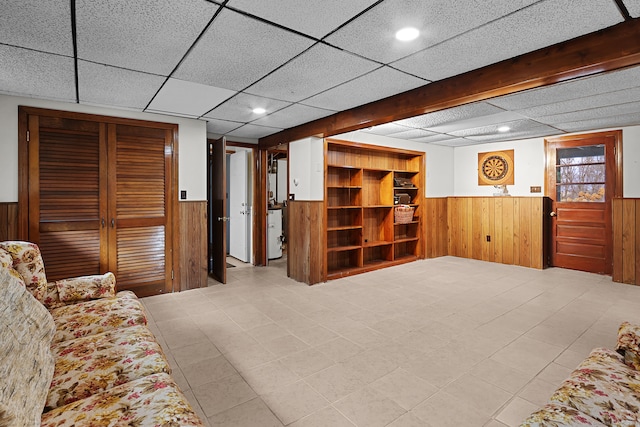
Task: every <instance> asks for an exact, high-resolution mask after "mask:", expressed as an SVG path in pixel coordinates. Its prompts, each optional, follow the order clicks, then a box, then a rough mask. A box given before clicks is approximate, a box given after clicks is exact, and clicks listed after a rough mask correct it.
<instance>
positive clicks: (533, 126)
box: [450, 120, 561, 142]
mask: <svg viewBox="0 0 640 427" xmlns="http://www.w3.org/2000/svg"><path fill="white" fill-rule="evenodd" d="M503 124H504V125H506V126H509V127H510V128H511V129H510V130H509V131H508V132H498V128H499V127H500V126H501V125H503ZM558 133H561V132H560V131H558V130H557V129H554V128H552V127H550V126H547V125H544V124H541V123H537V122H534V121H532V120H518V121H513V122H508V123H501V124H494V125H487V126H481V127H477V128H469V129H465V130H460V131H456V132H450V135H453V136H458V137H463V138H466V139H470V140H472V141H478V142H491V141H494V142H497V141H510V140H515V139H525V138H534V137H538V136H544V135H555V134H558Z"/></svg>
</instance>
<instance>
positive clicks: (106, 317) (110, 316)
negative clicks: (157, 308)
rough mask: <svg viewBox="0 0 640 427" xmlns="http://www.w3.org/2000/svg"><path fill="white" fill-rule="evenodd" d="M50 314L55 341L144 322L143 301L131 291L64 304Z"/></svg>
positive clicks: (145, 320) (143, 323)
mask: <svg viewBox="0 0 640 427" xmlns="http://www.w3.org/2000/svg"><path fill="white" fill-rule="evenodd" d="M51 314H52V315H53V319H54V321H55V324H56V333H55V335H54V337H53V342H54V343H57V342H62V341H66V340H70V339H74V338H79V337H84V336H87V335H94V334H99V333H102V332H107V331H111V330H114V329H120V328H124V327H129V326H135V325H146V324H147V318H146V316H145V313H144V309H143V308H142V304H141V303H140V301H138V299H137V298H136V296H135V295H134V294H133V293H132V292H118V294H117V296H116V297H113V298H102V299H97V300H91V301H84V302H80V303H77V304H71V305H66V306H64V307H59V308H55V309H53V310H51Z"/></svg>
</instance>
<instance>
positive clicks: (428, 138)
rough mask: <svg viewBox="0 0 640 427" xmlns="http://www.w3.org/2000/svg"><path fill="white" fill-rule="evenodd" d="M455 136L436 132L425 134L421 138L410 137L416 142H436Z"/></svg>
mask: <svg viewBox="0 0 640 427" xmlns="http://www.w3.org/2000/svg"><path fill="white" fill-rule="evenodd" d="M455 138H456V137H455V136H451V135H447V134H445V133H436V134H434V135H431V136H425V137H423V138H411V140H412V141H416V142H425V143H436V142H440V141H446V140H448V139H455Z"/></svg>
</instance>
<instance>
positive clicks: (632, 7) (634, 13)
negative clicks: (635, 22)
mask: <svg viewBox="0 0 640 427" xmlns="http://www.w3.org/2000/svg"><path fill="white" fill-rule="evenodd" d="M622 1H623V2H624V5H625V6H626V7H627V10H628V11H629V14H630V15H631V17H632V18H638V17H640V0H622Z"/></svg>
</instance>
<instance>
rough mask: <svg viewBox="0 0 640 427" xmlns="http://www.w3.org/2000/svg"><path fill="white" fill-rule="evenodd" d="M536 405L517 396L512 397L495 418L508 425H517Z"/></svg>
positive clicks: (510, 426)
mask: <svg viewBox="0 0 640 427" xmlns="http://www.w3.org/2000/svg"><path fill="white" fill-rule="evenodd" d="M536 410H538V406H536V405H534V404H533V403H531V402H528V401H526V400H524V399H520V398H519V397H516V398H514V399H513V400H512V401H511V402H509V404H508V405H507V406H506V407H505V408H504V409H503V410H502V411H501V412H500V414H498V416H497V417H496V419H497V420H498V421H500V422H502V423H504V424H506V425H507V426H509V427H518V426H519V425H520V424H521V423H522V421H524V420H525V418H527V417H528V416H529V415H530V414H531V413H532V412H534V411H536Z"/></svg>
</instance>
